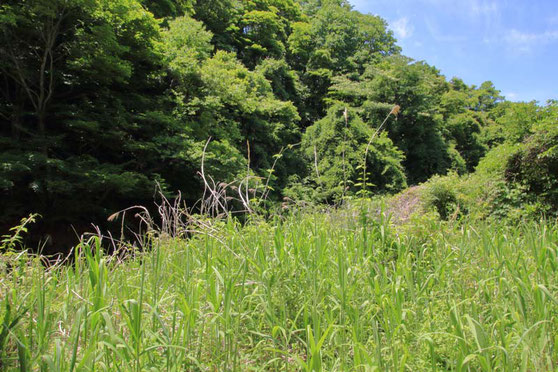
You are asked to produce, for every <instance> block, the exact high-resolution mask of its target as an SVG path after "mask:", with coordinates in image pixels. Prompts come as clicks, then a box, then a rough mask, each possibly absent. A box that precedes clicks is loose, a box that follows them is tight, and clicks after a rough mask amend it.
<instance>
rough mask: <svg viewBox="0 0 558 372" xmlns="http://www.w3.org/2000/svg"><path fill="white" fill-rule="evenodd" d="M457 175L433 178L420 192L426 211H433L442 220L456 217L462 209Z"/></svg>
mask: <svg viewBox="0 0 558 372" xmlns="http://www.w3.org/2000/svg"><path fill="white" fill-rule="evenodd" d="M458 182H459V178H458V176H457V175H455V174H452V175H448V176H445V177H441V176H434V177H432V178H431V179H430V180H429V181H428V183H426V184H425V185H424V187H423V190H422V201H423V203H424V207H425V208H426V209H427V210H431V209H433V210H435V211H436V212H437V213H438V215H439V216H440V218H441V219H442V220H448V219H449V218H450V217H453V218H455V217H457V216H458V215H459V214H460V213H461V212H463V211H462V210H461V209H462V208H463V207H462V205H463V203H462V202H460V200H459V196H458V191H457V190H458V187H457V185H458Z"/></svg>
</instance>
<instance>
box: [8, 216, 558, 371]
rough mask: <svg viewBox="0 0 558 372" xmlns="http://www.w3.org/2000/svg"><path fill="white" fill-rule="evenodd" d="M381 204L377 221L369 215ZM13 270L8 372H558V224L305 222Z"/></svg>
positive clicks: (86, 251)
mask: <svg viewBox="0 0 558 372" xmlns="http://www.w3.org/2000/svg"><path fill="white" fill-rule="evenodd" d="M368 208H370V210H369V209H368ZM151 244H152V249H150V250H149V251H148V252H145V253H140V252H129V253H128V257H126V259H124V260H121V259H119V258H117V257H116V256H106V255H104V254H103V249H102V247H101V245H100V243H99V241H98V240H96V239H91V240H90V241H89V242H84V243H83V244H82V245H81V246H80V247H77V248H76V255H75V257H76V259H75V262H73V263H72V264H67V265H57V266H55V267H52V268H50V269H45V268H44V265H42V264H41V259H40V257H36V256H29V255H26V254H20V255H17V254H14V253H11V254H4V255H3V256H2V258H1V261H0V270H1V271H0V306H1V307H0V327H1V328H0V363H1V364H0V370H21V371H28V370H42V371H299V370H300V371H375V370H378V371H445V370H455V371H522V370H523V371H553V370H556V369H557V368H558V350H557V349H556V348H557V346H558V329H557V326H558V302H557V299H558V226H557V225H556V223H555V222H552V223H550V222H538V223H536V222H525V223H523V224H520V225H516V226H505V225H502V224H500V223H498V222H478V221H477V222H463V221H462V222H440V221H438V220H437V219H436V218H434V217H432V216H429V215H425V216H422V217H420V218H415V219H413V220H411V221H410V222H409V223H407V224H406V225H403V226H392V225H391V224H390V223H389V221H388V219H386V218H384V217H381V216H378V214H377V212H376V211H375V208H372V207H366V208H365V207H355V208H352V209H342V210H338V211H329V212H327V213H318V212H316V213H311V212H307V213H293V214H291V215H289V216H286V217H282V218H279V217H277V218H275V219H273V220H271V221H268V222H261V221H260V222H257V221H254V222H252V223H249V224H247V225H245V226H240V225H239V224H237V223H235V222H233V221H226V222H223V223H220V225H219V226H218V227H217V229H216V230H215V231H214V232H213V233H211V234H198V235H196V236H195V237H193V238H191V239H187V240H186V239H169V238H166V239H165V238H159V239H152V240H151Z"/></svg>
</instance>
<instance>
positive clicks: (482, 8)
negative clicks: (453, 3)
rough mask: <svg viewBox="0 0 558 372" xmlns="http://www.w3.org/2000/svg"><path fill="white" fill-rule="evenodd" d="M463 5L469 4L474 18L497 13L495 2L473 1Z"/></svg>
mask: <svg viewBox="0 0 558 372" xmlns="http://www.w3.org/2000/svg"><path fill="white" fill-rule="evenodd" d="M465 3H468V4H469V6H470V10H471V12H472V13H473V15H475V16H483V15H494V14H497V13H498V11H499V8H498V3H497V2H496V1H482V0H475V1H469V2H465Z"/></svg>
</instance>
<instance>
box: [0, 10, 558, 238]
mask: <svg viewBox="0 0 558 372" xmlns="http://www.w3.org/2000/svg"><path fill="white" fill-rule="evenodd" d="M400 51H401V49H400V48H399V47H398V46H397V44H396V40H395V38H394V36H393V33H392V32H391V31H389V30H388V28H387V23H386V22H385V21H384V20H383V19H382V18H380V17H378V16H374V15H370V14H362V13H359V12H358V11H355V10H354V9H353V8H352V6H351V4H350V2H349V1H346V0H177V1H171V0H111V1H107V0H25V1H17V0H4V1H3V2H2V4H1V5H0V124H1V125H0V149H1V150H0V189H1V190H2V195H1V197H0V209H1V210H2V211H3V214H2V215H1V216H0V228H2V229H5V230H7V229H8V228H9V226H12V225H15V224H17V222H18V221H19V220H20V219H21V216H25V215H29V214H30V213H40V214H41V215H42V216H43V219H42V220H41V222H40V223H39V225H41V224H44V226H42V227H41V228H42V229H43V233H44V234H46V233H48V232H49V230H52V229H57V228H59V226H63V225H64V226H67V225H68V224H70V223H71V224H74V225H75V226H78V227H79V226H81V228H78V230H80V231H79V232H82V231H84V230H85V229H86V226H89V224H90V222H92V221H93V222H95V223H96V224H100V225H102V226H101V227H107V226H108V224H107V223H105V220H106V216H107V215H111V214H112V213H114V212H115V210H119V209H122V208H125V207H128V206H130V205H137V204H143V205H151V203H152V199H153V191H154V190H155V188H156V184H159V185H161V187H162V188H163V192H164V193H165V194H166V195H170V194H171V192H175V191H180V192H181V194H182V195H183V196H184V197H185V199H186V200H187V201H188V202H194V201H196V200H197V199H198V198H199V197H201V196H202V195H203V190H204V187H205V184H204V181H203V180H202V177H201V175H200V173H199V169H200V166H201V163H202V160H203V162H204V172H206V173H207V175H208V176H210V178H211V179H213V180H214V181H215V182H216V183H217V184H220V182H225V183H229V182H231V181H233V180H235V179H236V180H238V179H239V178H244V177H249V178H250V179H251V180H250V182H249V186H250V188H252V186H254V187H256V186H257V187H262V185H264V184H265V189H266V196H267V191H272V192H271V193H270V194H271V195H270V196H271V198H270V200H266V202H265V203H264V204H266V205H271V204H273V203H274V202H277V201H278V200H280V198H281V197H283V196H289V197H297V196H300V197H303V198H304V199H306V200H313V201H316V200H319V201H327V202H335V201H338V200H339V199H341V198H343V197H344V196H352V195H358V196H365V197H368V196H370V195H373V194H377V193H390V192H395V191H398V190H400V189H401V188H403V187H404V186H405V185H406V182H407V181H408V182H409V183H410V184H417V183H420V182H424V181H426V180H427V179H429V178H430V177H432V176H434V175H442V174H446V173H448V172H452V171H453V172H456V173H458V174H460V175H465V174H467V173H468V172H469V173H470V172H473V171H474V170H475V167H476V166H477V164H478V163H479V161H481V159H482V158H483V156H484V155H485V154H486V152H487V151H488V150H489V149H493V148H495V147H497V146H498V145H500V144H502V143H506V144H515V143H520V142H521V143H523V144H522V145H521V146H522V147H521V149H520V150H518V152H517V153H516V154H515V155H514V156H513V157H512V160H513V161H512V160H510V162H509V167H508V169H507V173H506V174H507V176H501V177H498V178H497V180H498V184H499V185H500V186H498V187H495V188H488V190H491V192H492V191H493V193H492V194H493V196H492V197H487V199H486V200H494V201H496V203H497V204H498V207H497V208H496V209H498V210H503V209H505V208H504V205H507V204H506V203H508V202H509V203H512V204H513V205H515V206H514V207H513V208H514V210H517V208H519V207H518V206H520V205H526V204H525V203H528V204H529V205H531V206H532V210H536V211H550V210H552V209H553V208H554V206H555V203H556V195H555V192H554V191H553V189H555V188H556V184H555V177H554V176H553V173H554V172H555V163H554V162H555V154H554V152H555V151H554V150H553V148H554V147H553V146H554V143H553V138H554V134H553V133H554V132H553V128H552V125H553V123H555V121H556V120H555V113H554V111H555V109H554V108H553V107H555V103H550V104H549V105H548V106H547V107H541V106H538V105H536V103H534V102H532V103H510V102H505V101H503V98H502V97H501V95H500V92H499V91H498V90H497V89H496V88H495V87H494V85H493V84H492V83H491V82H485V83H483V84H481V85H480V86H479V87H476V86H468V85H467V84H465V82H463V81H462V80H460V79H458V78H454V79H452V80H450V81H449V82H448V81H446V79H445V78H444V77H443V76H442V75H441V74H440V72H439V71H438V70H437V69H436V68H434V67H432V66H429V65H428V64H426V63H424V62H416V61H413V60H411V59H410V58H407V57H405V56H402V55H400ZM345 107H346V108H347V109H348V114H349V116H348V120H345V118H344V116H343V115H342V111H343V112H344V110H345ZM396 107H397V112H396V113H395V112H394V111H393V110H394V108H396ZM386 115H387V118H388V119H386V120H387V121H385V122H384V123H383V124H382V121H383V120H384V118H386ZM543 123H546V124H543ZM384 124H385V125H384ZM542 126H545V128H543V127H542ZM299 145H301V146H299ZM531 162H532V163H533V164H534V166H533V167H529V166H528V164H529V163H531ZM471 177H473V178H474V177H475V176H471ZM479 177H480V176H479ZM471 179H472V178H471ZM263 180H266V181H265V183H264V181H263ZM406 180H407V181H406ZM252 183H253V184H252ZM465 183H468V184H472V181H470V182H469V181H467V182H465ZM508 191H509V192H508ZM527 194H533V195H535V196H534V197H531V196H529V195H527ZM463 195H469V193H468V192H465V191H464V192H463ZM495 195H500V196H502V198H501V199H498V197H496V196H495ZM470 199H471V200H472V199H473V197H471V198H470ZM498 200H501V203H500V202H498ZM500 204H501V205H500ZM500 206H501V207H502V208H500ZM545 206H546V207H545ZM259 208H263V205H262V204H260V205H259ZM442 209H443V208H442ZM485 209H486V210H490V208H485ZM443 213H445V212H443ZM506 213H507V212H506ZM43 233H37V235H38V237H37V240H39V239H41V235H42V234H43ZM72 234H73V233H72Z"/></svg>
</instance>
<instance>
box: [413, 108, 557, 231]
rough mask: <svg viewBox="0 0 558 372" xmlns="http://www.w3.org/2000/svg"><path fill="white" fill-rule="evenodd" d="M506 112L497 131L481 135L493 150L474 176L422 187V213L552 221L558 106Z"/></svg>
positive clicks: (444, 179)
mask: <svg viewBox="0 0 558 372" xmlns="http://www.w3.org/2000/svg"><path fill="white" fill-rule="evenodd" d="M511 107H512V108H511V110H514V111H518V112H516V113H514V114H510V112H509V111H507V114H506V115H505V116H503V117H500V118H499V119H498V120H497V125H498V126H501V127H500V131H497V132H496V131H495V132H494V133H495V135H491V134H490V133H488V134H487V135H489V136H491V138H489V141H490V142H492V143H493V144H494V145H493V148H492V149H491V150H490V151H489V152H488V153H487V154H486V156H485V157H484V158H482V160H481V161H480V163H479V164H478V166H477V167H476V170H475V172H473V173H471V174H467V175H462V176H459V175H458V174H456V173H453V174H451V175H449V176H444V177H440V176H438V177H434V178H432V179H431V180H430V181H428V182H427V183H425V184H424V185H423V186H422V188H423V190H422V200H423V204H424V206H425V207H426V208H427V209H434V210H436V211H437V212H438V214H439V215H440V216H441V217H442V218H443V219H447V218H450V217H458V216H463V215H465V214H470V215H472V216H473V217H474V218H481V219H484V218H497V219H502V218H504V219H509V220H510V222H516V221H518V220H521V219H523V218H526V217H527V218H529V217H530V218H533V217H535V218H536V217H538V216H546V217H547V218H551V219H552V218H556V217H557V216H558V102H556V101H549V102H548V104H547V105H546V106H544V107H541V106H537V105H535V104H534V103H529V104H514V105H512V106H511ZM518 118H521V120H518ZM510 121H511V122H510ZM504 128H509V130H505V129H504Z"/></svg>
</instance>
